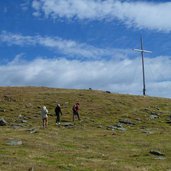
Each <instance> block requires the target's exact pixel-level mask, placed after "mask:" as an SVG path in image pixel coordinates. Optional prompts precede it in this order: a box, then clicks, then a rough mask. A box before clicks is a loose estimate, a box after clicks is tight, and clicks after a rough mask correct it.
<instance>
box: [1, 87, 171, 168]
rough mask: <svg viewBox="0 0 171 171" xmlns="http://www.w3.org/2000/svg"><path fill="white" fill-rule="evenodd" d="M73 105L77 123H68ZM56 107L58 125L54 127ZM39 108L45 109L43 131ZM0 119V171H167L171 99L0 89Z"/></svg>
mask: <svg viewBox="0 0 171 171" xmlns="http://www.w3.org/2000/svg"><path fill="white" fill-rule="evenodd" d="M75 102H79V103H80V107H81V109H80V116H81V121H77V120H76V121H75V122H74V123H73V122H72V110H71V109H72V105H73V104H74V103H75ZM57 103H60V104H61V105H62V111H63V116H62V123H61V126H56V125H55V119H56V117H55V113H54V108H55V106H56V104H57ZM42 105H45V106H46V107H47V109H48V110H49V125H48V128H46V129H43V128H42V125H41V124H42V123H41V117H40V108H41V106H42ZM0 118H3V119H4V120H5V121H6V122H7V124H6V125H4V126H0V170H2V171H11V170H12V171H19V170H23V171H24V170H26V171H27V170H30V171H31V170H32V171H33V170H34V171H58V170H59V171H60V170H67V171H69V170H71V171H77V170H78V171H91V170H92V171H94V170H97V171H102V170H104V171H106V170H109V171H110V170H111V171H171V164H170V163H171V129H170V126H171V99H164V98H154V97H147V96H146V97H143V96H131V95H120V94H112V93H107V92H103V91H95V90H67V89H54V88H46V87H1V88H0ZM152 151H153V153H152Z"/></svg>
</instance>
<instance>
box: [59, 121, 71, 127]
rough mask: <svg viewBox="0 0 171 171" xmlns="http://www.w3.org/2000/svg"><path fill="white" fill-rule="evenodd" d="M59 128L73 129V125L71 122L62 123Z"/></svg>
mask: <svg viewBox="0 0 171 171" xmlns="http://www.w3.org/2000/svg"><path fill="white" fill-rule="evenodd" d="M61 126H64V127H68V128H71V127H74V124H73V123H71V122H62V123H61Z"/></svg>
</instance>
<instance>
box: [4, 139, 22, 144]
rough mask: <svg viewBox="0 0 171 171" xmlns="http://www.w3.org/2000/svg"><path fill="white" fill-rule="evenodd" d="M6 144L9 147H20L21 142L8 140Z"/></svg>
mask: <svg viewBox="0 0 171 171" xmlns="http://www.w3.org/2000/svg"><path fill="white" fill-rule="evenodd" d="M6 144H7V145H11V146H18V145H22V144H23V142H22V141H21V140H18V139H13V138H10V139H9V140H8V141H7V143H6Z"/></svg>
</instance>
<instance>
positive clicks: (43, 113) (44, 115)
mask: <svg viewBox="0 0 171 171" xmlns="http://www.w3.org/2000/svg"><path fill="white" fill-rule="evenodd" d="M41 116H42V124H43V128H45V127H47V125H48V110H47V108H46V106H43V107H42V110H41Z"/></svg>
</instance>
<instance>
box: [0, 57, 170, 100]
mask: <svg viewBox="0 0 171 171" xmlns="http://www.w3.org/2000/svg"><path fill="white" fill-rule="evenodd" d="M21 55H22V54H19V55H18V56H17V57H16V58H17V59H14V60H13V61H11V62H10V63H8V64H7V65H1V66H0V72H1V73H3V74H2V75H1V79H0V85H1V86H28V85H29V86H30V85H31V86H48V87H60V88H80V89H88V88H90V87H91V88H92V89H101V90H109V91H112V92H116V93H124V94H137V95H140V94H142V73H141V60H140V59H123V60H120V61H113V60H111V61H84V62H83V61H82V62H81V61H78V60H72V61H71V60H66V59H51V60H50V59H41V58H39V59H35V60H33V61H30V62H23V61H22V62H20V60H19V57H20V56H21ZM163 59H165V60H163ZM170 66H171V58H170V57H158V58H153V59H146V68H147V67H148V68H149V67H150V68H152V69H153V68H154V70H153V71H154V74H155V75H152V74H149V70H148V69H146V79H147V94H148V95H152V96H161V97H170V98H171V79H170V75H171V70H170ZM156 71H157V72H156ZM163 71H164V73H163ZM160 73H163V75H164V76H165V79H163V75H161V74H160Z"/></svg>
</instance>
